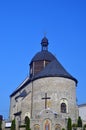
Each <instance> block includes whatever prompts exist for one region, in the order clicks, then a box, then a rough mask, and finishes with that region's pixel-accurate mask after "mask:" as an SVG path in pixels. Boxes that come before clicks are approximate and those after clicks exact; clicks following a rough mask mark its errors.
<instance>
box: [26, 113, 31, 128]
mask: <svg viewBox="0 0 86 130" xmlns="http://www.w3.org/2000/svg"><path fill="white" fill-rule="evenodd" d="M25 124H26V125H25V127H26V130H31V129H30V119H29V117H27V116H26V117H25Z"/></svg>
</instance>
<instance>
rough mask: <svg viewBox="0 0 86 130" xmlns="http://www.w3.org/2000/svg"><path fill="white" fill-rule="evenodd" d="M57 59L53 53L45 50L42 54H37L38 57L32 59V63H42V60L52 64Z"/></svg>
mask: <svg viewBox="0 0 86 130" xmlns="http://www.w3.org/2000/svg"><path fill="white" fill-rule="evenodd" d="M55 59H56V57H55V56H54V55H53V54H52V53H51V52H49V51H47V50H44V51H40V52H38V53H36V55H35V56H34V57H33V58H32V60H31V62H34V61H42V60H46V61H50V62H51V61H53V60H55Z"/></svg>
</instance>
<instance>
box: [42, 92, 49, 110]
mask: <svg viewBox="0 0 86 130" xmlns="http://www.w3.org/2000/svg"><path fill="white" fill-rule="evenodd" d="M42 99H44V100H45V109H47V99H51V98H50V97H47V93H45V97H43V98H42Z"/></svg>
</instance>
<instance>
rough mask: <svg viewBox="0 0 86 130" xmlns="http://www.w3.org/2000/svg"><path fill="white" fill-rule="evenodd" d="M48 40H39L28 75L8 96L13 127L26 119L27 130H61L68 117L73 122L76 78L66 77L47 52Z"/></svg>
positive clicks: (63, 70)
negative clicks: (38, 49)
mask: <svg viewBox="0 0 86 130" xmlns="http://www.w3.org/2000/svg"><path fill="white" fill-rule="evenodd" d="M48 45H49V43H48V39H47V38H46V37H44V38H43V39H42V41H41V51H39V52H37V53H36V54H35V56H34V57H33V58H32V59H31V62H30V64H29V65H30V67H29V68H30V73H29V76H28V77H27V78H26V79H25V80H24V81H23V82H22V83H21V85H20V86H19V87H18V88H17V89H16V90H15V91H14V92H13V93H12V94H11V95H10V120H13V119H14V118H15V120H16V128H17V129H19V126H22V125H24V123H25V117H27V116H28V117H29V118H30V127H31V130H61V129H62V128H65V129H66V127H67V120H68V117H70V118H71V119H72V122H73V123H76V122H77V118H78V106H77V103H76V86H77V79H76V78H74V77H73V76H72V75H71V74H69V73H68V72H67V71H66V70H65V68H64V67H63V66H62V65H61V64H60V62H59V61H58V59H57V58H56V57H55V56H54V55H53V54H52V53H51V52H50V51H48Z"/></svg>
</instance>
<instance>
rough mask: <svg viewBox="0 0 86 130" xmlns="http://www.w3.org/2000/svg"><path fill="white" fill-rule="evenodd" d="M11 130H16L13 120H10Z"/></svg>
mask: <svg viewBox="0 0 86 130" xmlns="http://www.w3.org/2000/svg"><path fill="white" fill-rule="evenodd" d="M11 130H16V123H15V119H14V120H12V124H11Z"/></svg>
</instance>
